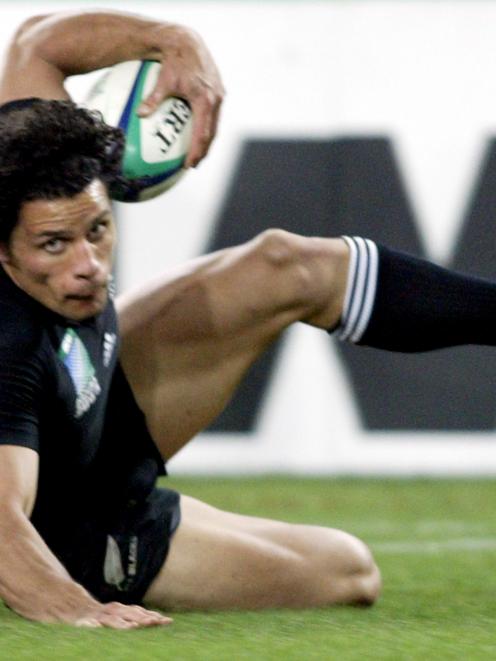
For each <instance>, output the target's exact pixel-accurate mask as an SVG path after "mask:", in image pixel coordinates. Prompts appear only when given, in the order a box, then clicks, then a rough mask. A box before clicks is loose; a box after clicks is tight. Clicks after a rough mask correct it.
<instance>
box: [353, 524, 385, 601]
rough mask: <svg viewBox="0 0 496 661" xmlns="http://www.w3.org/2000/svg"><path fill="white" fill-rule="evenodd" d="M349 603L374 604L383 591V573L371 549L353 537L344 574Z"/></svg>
mask: <svg viewBox="0 0 496 661" xmlns="http://www.w3.org/2000/svg"><path fill="white" fill-rule="evenodd" d="M343 581H344V587H345V595H346V601H347V603H351V604H355V605H357V606H372V605H373V604H374V603H375V602H376V601H377V599H378V598H379V595H380V593H381V587H382V581H381V573H380V571H379V568H378V566H377V564H376V563H375V560H374V558H373V556H372V553H371V552H370V549H369V548H368V547H367V546H366V545H365V544H364V543H363V542H362V541H360V540H359V539H357V538H354V537H352V538H351V540H350V547H349V553H348V559H347V566H346V567H345V575H344V576H343Z"/></svg>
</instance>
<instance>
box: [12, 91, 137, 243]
mask: <svg viewBox="0 0 496 661" xmlns="http://www.w3.org/2000/svg"><path fill="white" fill-rule="evenodd" d="M123 150H124V136H123V134H122V131H121V130H120V129H116V128H113V127H111V126H108V125H107V124H105V123H104V121H103V119H102V117H101V115H100V114H99V113H96V112H94V111H89V110H86V109H84V108H81V107H79V106H77V105H76V104H75V103H73V102H72V101H48V100H44V99H38V98H30V99H22V100H19V101H11V102H10V103H6V104H4V105H3V106H0V241H8V239H9V237H10V234H11V232H12V230H13V229H14V227H15V225H16V223H17V219H18V215H19V209H20V207H21V205H22V203H23V202H25V201H28V200H36V199H55V198H58V197H72V196H74V195H77V194H78V193H80V192H81V191H82V190H83V189H84V188H86V186H87V185H88V184H89V183H91V181H93V180H94V179H100V180H101V181H102V182H103V183H104V184H105V185H106V186H107V189H108V191H109V194H110V195H112V191H113V190H118V189H119V187H120V185H121V182H122V177H121V169H120V165H121V159H122V154H123Z"/></svg>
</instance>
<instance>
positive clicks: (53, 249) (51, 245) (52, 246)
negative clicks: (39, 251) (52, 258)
mask: <svg viewBox="0 0 496 661" xmlns="http://www.w3.org/2000/svg"><path fill="white" fill-rule="evenodd" d="M41 247H42V248H43V250H46V252H48V253H50V254H51V255H58V254H59V253H61V252H62V251H63V250H64V248H65V241H64V239H55V238H54V239H48V241H45V243H44V244H43V245H42V246H41Z"/></svg>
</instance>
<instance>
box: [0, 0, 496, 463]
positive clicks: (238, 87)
mask: <svg viewBox="0 0 496 661" xmlns="http://www.w3.org/2000/svg"><path fill="white" fill-rule="evenodd" d="M93 6H98V7H108V8H115V9H127V10H129V11H139V12H140V13H142V14H148V15H150V16H154V17H157V18H162V19H166V20H170V21H175V22H180V23H185V24H187V25H189V26H191V27H194V28H195V29H197V30H198V31H199V32H200V33H201V34H202V36H203V37H204V39H205V40H206V42H207V44H208V45H209V47H210V49H211V50H212V52H213V54H214V56H215V58H216V60H217V62H218V64H219V67H220V69H221V71H222V74H223V77H224V81H225V84H226V87H227V92H228V94H227V98H226V101H225V105H224V109H223V114H222V119H221V124H220V130H219V134H218V137H217V140H216V142H215V143H214V145H213V147H212V150H211V154H210V155H209V157H208V159H207V160H206V161H205V162H203V163H202V164H201V165H200V167H199V168H198V169H197V170H196V171H192V172H189V173H188V175H187V176H186V177H185V178H184V179H183V181H182V182H180V183H179V184H178V185H177V187H176V188H175V189H173V190H172V191H171V192H169V193H167V194H166V195H164V196H163V197H161V198H159V199H156V200H153V201H151V202H147V203H142V204H139V205H127V206H126V205H118V207H117V210H116V213H117V216H118V221H119V225H120V247H119V254H118V280H119V287H120V289H121V291H122V290H125V289H128V288H130V287H133V286H136V285H139V284H141V283H142V282H144V281H146V280H147V279H148V278H150V277H153V276H154V275H156V274H158V273H161V272H162V271H163V270H165V269H167V268H171V267H173V266H174V265H176V264H179V263H181V262H182V261H184V260H185V259H188V258H190V257H194V256H195V255H198V254H200V253H202V252H205V251H206V250H210V249H215V248H219V247H224V246H227V245H233V244H235V243H237V242H240V241H244V240H247V239H249V238H251V237H252V236H254V235H255V234H256V233H257V232H259V231H261V230H263V229H264V228H267V227H284V228H286V229H289V230H292V231H296V232H300V233H301V234H306V235H315V234H318V235H322V236H334V235H339V234H342V233H347V234H350V233H352V234H353V233H354V234H361V235H365V236H368V237H370V238H373V239H375V240H379V241H383V242H387V243H388V244H389V245H391V246H394V247H397V248H400V249H403V250H407V251H410V252H413V253H416V254H418V255H422V256H425V257H428V258H429V259H432V260H434V261H436V262H438V263H442V264H445V265H449V266H453V267H455V268H459V269H462V270H464V271H467V272H471V273H475V274H481V275H484V276H487V277H491V278H496V212H495V206H496V205H495V203H496V142H495V136H496V126H495V118H496V76H495V73H494V71H495V68H496V3H494V2H482V1H479V0H458V1H455V0H445V1H442V0H441V1H435V0H433V1H431V2H429V1H418V2H417V1H414V0H409V1H404V2H394V1H390V2H381V1H375V0H368V1H363V2H360V1H353V0H346V1H342V2H338V1H336V2H333V1H327V2H325V1H321V2H314V1H306V2H304V1H298V0H293V1H290V0H287V1H282V0H281V1H274V2H255V1H252V2H249V1H244V0H232V1H229V0H222V1H218V2H213V1H210V0H204V1H200V0H198V1H196V2H188V1H186V2H179V1H176V2H172V1H171V2H168V1H161V2H143V3H140V4H139V7H138V6H136V4H135V3H133V4H132V3H127V2H125V1H123V2H119V3H115V2H112V3H111V2H100V3H98V5H92V4H91V3H82V2H79V3H76V2H57V3H42V2H34V1H33V2H24V3H15V4H14V3H12V2H1V3H0V11H1V13H2V21H1V23H0V38H1V42H2V43H6V41H7V39H8V38H9V36H10V35H11V34H12V32H13V30H14V29H15V28H16V26H17V25H18V24H19V23H20V22H21V21H22V20H23V19H24V18H26V17H28V16H29V15H32V14H34V13H46V12H49V11H54V10H61V9H81V8H83V7H84V8H86V9H88V8H91V7H93ZM96 75H98V74H96ZM94 78H95V74H92V75H89V76H84V77H77V78H74V79H72V80H71V81H70V82H69V89H70V91H71V93H72V94H73V95H74V96H75V98H77V99H82V98H83V97H84V94H85V91H86V90H87V89H88V87H89V85H90V84H91V82H92V81H93V80H94ZM495 374H496V351H495V350H494V349H487V348H474V347H468V348H457V349H453V350H445V351H442V352H437V353H433V354H426V355H421V356H420V355H417V356H395V355H389V354H388V353H385V352H378V351H372V350H368V349H356V348H350V347H342V346H338V345H337V343H336V342H335V341H334V339H332V338H330V337H329V336H327V335H326V334H325V333H322V332H319V331H317V330H315V329H312V328H308V327H305V326H303V325H298V326H295V327H293V328H291V329H290V330H289V331H288V332H287V333H286V334H285V336H284V337H283V338H282V340H281V342H280V343H279V344H278V345H277V346H276V347H275V348H274V350H273V351H272V352H271V353H270V354H269V355H268V356H267V357H266V358H264V359H263V360H262V361H260V363H259V364H257V366H256V367H255V369H254V370H253V371H252V373H251V374H250V375H249V377H248V379H247V382H246V384H245V385H244V386H243V387H242V388H241V390H240V391H239V393H238V395H237V396H236V398H235V400H234V401H233V403H232V405H231V406H230V407H229V409H228V410H227V411H226V412H225V413H224V414H223V415H222V416H221V418H220V419H219V420H218V421H217V422H216V423H215V425H214V426H213V427H212V428H211V429H210V430H208V431H207V432H205V433H204V434H202V435H201V436H200V437H199V438H198V439H197V440H196V441H195V442H194V443H193V444H190V446H189V447H187V448H186V449H185V450H183V451H182V452H181V453H180V454H179V455H178V457H177V458H176V459H174V460H173V461H172V462H171V468H172V470H174V471H187V472H212V471H215V472H243V471H250V472H258V471H286V472H287V471H295V472H311V473H356V474H407V475H408V474H453V473H454V474H478V473H479V474H484V473H486V474H494V473H495V472H496V434H495V428H496V415H495V414H496V397H495V395H496V388H495V386H496V377H495Z"/></svg>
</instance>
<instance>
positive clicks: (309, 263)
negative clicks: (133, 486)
mask: <svg viewBox="0 0 496 661" xmlns="http://www.w3.org/2000/svg"><path fill="white" fill-rule="evenodd" d="M119 309H120V323H121V330H122V335H123V349H122V360H123V365H124V369H125V371H126V373H127V375H128V378H129V379H130V382H131V385H132V387H133V390H134V392H135V394H136V396H137V399H138V402H139V403H140V405H141V407H142V408H143V410H144V411H145V414H146V417H147V420H148V424H149V427H150V430H151V432H152V435H153V437H154V439H155V441H156V442H157V444H158V446H159V447H160V449H161V451H162V453H163V455H164V456H165V457H170V456H172V455H173V454H174V453H175V452H176V451H177V450H178V449H179V448H180V447H182V445H184V443H186V442H187V441H188V440H189V439H190V438H191V437H192V436H193V435H194V434H196V433H197V432H198V431H200V430H201V429H203V428H204V427H206V426H207V425H208V424H209V423H210V422H211V421H212V420H213V419H214V418H215V417H216V416H217V415H218V414H219V413H220V412H221V411H222V409H223V408H224V406H225V405H226V404H227V402H228V401H229V399H230V398H231V396H232V394H233V392H234V390H235V388H236V386H237V385H238V383H239V381H240V380H241V378H242V377H243V375H244V373H245V372H246V370H247V369H248V368H249V367H250V365H251V364H252V363H253V361H254V360H255V359H256V358H257V357H258V356H259V355H260V353H261V352H262V351H263V350H264V349H265V348H266V347H267V346H268V344H270V342H272V341H273V340H274V339H275V338H276V337H277V336H278V334H279V333H280V332H281V331H282V330H283V329H284V328H286V327H287V326H288V325H289V324H291V323H293V322H295V321H304V322H306V323H309V324H312V325H314V326H317V327H319V328H323V329H326V330H328V329H333V328H335V327H338V326H339V329H338V334H339V336H340V337H341V339H344V340H348V341H350V342H354V343H356V344H364V345H368V346H372V347H378V348H381V349H387V350H391V351H403V352H416V351H427V350H431V349H437V348H440V347H447V346H454V345H457V344H489V345H494V344H496V284H495V283H492V282H488V281H486V280H483V279H480V278H473V277H469V276H465V275H462V274H459V273H455V272H452V271H449V270H447V269H443V268H440V267H438V266H435V265H433V264H430V263H429V262H426V261H424V260H420V259H417V258H415V257H412V256H409V255H407V254H404V253H399V252H395V251H392V250H389V249H388V248H386V247H384V246H379V245H376V244H375V243H373V242H372V241H369V240H365V239H361V238H358V237H354V238H346V239H319V238H304V237H301V236H297V235H294V234H290V233H288V232H284V231H281V230H270V231H267V232H264V233H263V234H261V235H260V236H258V237H256V238H255V239H254V240H253V241H250V242H248V243H247V244H245V245H242V246H238V247H236V248H230V249H227V250H223V251H220V252H218V253H214V254H213V255H209V256H207V257H203V258H201V259H199V260H196V261H195V262H193V263H191V264H189V265H187V266H186V267H184V268H183V269H182V270H181V271H180V272H178V273H176V274H175V275H174V276H172V277H170V278H166V279H162V280H159V281H158V282H157V283H155V285H152V286H151V287H149V288H148V289H146V290H144V291H141V292H138V293H137V294H136V295H134V296H127V297H125V298H124V299H123V300H122V301H121V303H120V308H119Z"/></svg>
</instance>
